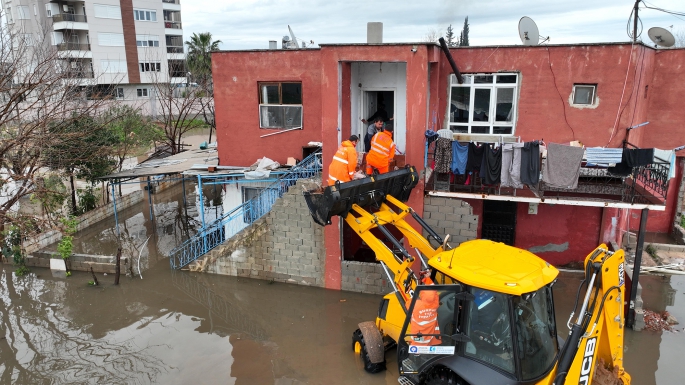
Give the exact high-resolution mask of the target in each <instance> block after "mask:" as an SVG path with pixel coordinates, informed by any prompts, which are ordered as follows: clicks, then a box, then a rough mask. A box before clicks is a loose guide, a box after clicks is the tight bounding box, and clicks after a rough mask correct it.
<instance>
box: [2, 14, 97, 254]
mask: <svg viewBox="0 0 685 385" xmlns="http://www.w3.org/2000/svg"><path fill="white" fill-rule="evenodd" d="M0 17H2V15H0ZM82 64H84V61H83V59H82V58H74V57H70V56H65V55H60V52H59V51H58V47H56V46H54V45H52V44H50V39H48V38H46V35H45V34H44V35H40V36H39V35H37V34H35V33H34V34H27V33H24V31H22V30H21V29H19V28H16V29H15V28H14V24H7V23H5V24H3V25H2V26H0V231H2V230H3V228H4V227H5V226H6V225H8V226H9V225H11V226H12V227H13V228H15V229H19V231H21V232H22V234H23V236H24V237H25V236H26V230H28V229H29V228H32V229H33V230H40V229H41V228H44V227H45V226H46V225H48V224H47V223H45V221H46V218H45V217H43V216H41V215H37V214H36V213H33V212H29V213H26V212H24V211H22V210H19V209H18V208H19V203H20V201H22V200H24V201H26V200H28V199H29V198H38V199H43V198H47V197H51V196H54V195H55V194H63V193H64V191H63V190H61V189H59V188H57V187H55V186H56V185H57V184H55V183H45V179H46V177H47V176H49V175H50V171H49V170H50V169H53V170H57V169H60V161H61V159H55V158H49V157H46V156H45V154H46V152H47V151H48V149H50V148H53V147H54V146H58V145H60V144H64V143H69V142H72V141H74V140H76V139H78V137H79V136H80V135H82V134H83V132H70V131H69V130H68V127H71V126H73V124H74V122H76V121H79V120H81V119H82V118H83V117H85V116H95V115H97V114H98V108H99V107H100V106H101V105H102V104H103V103H106V102H107V100H106V98H104V99H101V100H96V101H91V100H87V98H86V92H85V90H86V87H85V86H84V83H85V82H93V83H94V82H95V79H94V76H93V73H92V71H91V70H90V69H89V68H86V67H85V66H83V65H82ZM99 129H101V126H99V125H92V126H89V127H88V129H87V130H88V131H96V130H99ZM74 156H82V155H78V154H74ZM83 160H86V159H83ZM48 220H49V218H48ZM0 243H2V242H0Z"/></svg>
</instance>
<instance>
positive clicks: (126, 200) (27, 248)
mask: <svg viewBox="0 0 685 385" xmlns="http://www.w3.org/2000/svg"><path fill="white" fill-rule="evenodd" d="M144 197H145V194H144V192H143V191H134V192H132V193H131V194H128V195H125V196H123V197H119V198H117V211H120V210H123V209H125V208H127V207H131V206H133V205H134V204H136V203H138V202H140V201H142V200H143V198H144ZM113 215H114V204H113V203H109V204H106V205H104V206H101V207H98V208H97V209H95V210H92V211H89V212H87V213H85V214H83V215H81V216H80V217H78V220H79V223H78V225H77V226H76V230H77V231H80V230H82V229H85V228H86V227H88V226H91V225H93V224H95V223H98V222H100V221H102V220H104V219H107V218H109V217H111V216H113ZM60 239H62V232H61V231H60V230H57V229H54V230H50V231H46V232H44V233H41V234H39V235H38V236H36V237H34V238H32V239H29V240H27V241H26V242H24V243H23V244H22V249H23V250H24V254H25V255H30V254H31V253H33V252H34V251H37V250H40V249H42V248H44V247H46V246H48V245H51V244H53V243H55V242H58V241H59V240H60Z"/></svg>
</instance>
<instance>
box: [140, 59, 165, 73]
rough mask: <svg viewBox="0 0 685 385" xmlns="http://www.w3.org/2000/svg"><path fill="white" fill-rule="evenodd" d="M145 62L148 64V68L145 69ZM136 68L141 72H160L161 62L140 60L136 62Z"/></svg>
mask: <svg viewBox="0 0 685 385" xmlns="http://www.w3.org/2000/svg"><path fill="white" fill-rule="evenodd" d="M146 64H148V66H147V67H149V68H150V69H145V67H146V66H145V65H146ZM153 68H154V69H153ZM138 70H139V71H140V72H141V73H147V72H162V63H161V62H158V61H141V62H138Z"/></svg>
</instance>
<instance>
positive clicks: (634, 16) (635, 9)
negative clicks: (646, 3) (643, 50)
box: [633, 0, 642, 43]
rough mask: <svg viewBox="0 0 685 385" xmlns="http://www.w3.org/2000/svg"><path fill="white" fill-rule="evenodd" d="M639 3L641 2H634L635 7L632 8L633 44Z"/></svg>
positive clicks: (635, 36) (635, 37)
mask: <svg viewBox="0 0 685 385" xmlns="http://www.w3.org/2000/svg"><path fill="white" fill-rule="evenodd" d="M640 1H642V0H635V7H633V14H634V15H633V43H637V12H638V9H640V7H639V5H640Z"/></svg>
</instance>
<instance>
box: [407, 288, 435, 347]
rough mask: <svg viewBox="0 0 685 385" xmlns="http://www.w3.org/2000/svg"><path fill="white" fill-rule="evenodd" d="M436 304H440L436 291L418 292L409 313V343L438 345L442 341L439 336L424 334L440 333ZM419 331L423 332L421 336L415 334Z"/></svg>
mask: <svg viewBox="0 0 685 385" xmlns="http://www.w3.org/2000/svg"><path fill="white" fill-rule="evenodd" d="M438 306H440V298H439V296H438V292H436V291H432V290H431V291H428V290H425V291H421V292H420V293H419V298H418V299H417V300H416V304H415V305H414V311H413V312H412V314H411V323H410V324H409V331H408V332H407V333H408V334H412V336H411V342H410V345H417V346H432V345H440V343H441V342H442V341H441V339H440V338H439V337H436V336H427V335H426V334H440V326H439V325H438ZM419 333H421V334H423V336H421V337H418V336H416V334H419Z"/></svg>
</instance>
